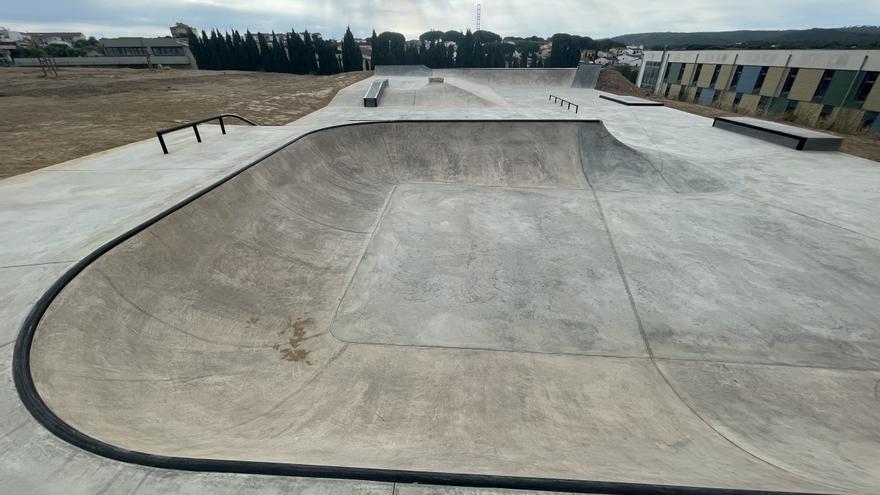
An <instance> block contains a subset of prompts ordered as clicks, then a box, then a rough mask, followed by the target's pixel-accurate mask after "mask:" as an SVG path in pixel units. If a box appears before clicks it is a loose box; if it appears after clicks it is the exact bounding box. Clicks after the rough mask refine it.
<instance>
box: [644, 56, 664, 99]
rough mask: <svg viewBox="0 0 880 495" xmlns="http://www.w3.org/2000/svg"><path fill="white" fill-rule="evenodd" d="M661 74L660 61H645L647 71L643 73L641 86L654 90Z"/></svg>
mask: <svg viewBox="0 0 880 495" xmlns="http://www.w3.org/2000/svg"><path fill="white" fill-rule="evenodd" d="M659 75H660V62H645V72H644V73H643V74H642V84H641V88H642V89H645V90H648V91H651V92H653V91H654V87H655V85H656V84H657V77H658V76H659Z"/></svg>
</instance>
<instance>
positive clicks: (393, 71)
mask: <svg viewBox="0 0 880 495" xmlns="http://www.w3.org/2000/svg"><path fill="white" fill-rule="evenodd" d="M375 74H376V76H377V77H389V76H390V77H429V76H430V75H431V69H429V68H427V67H425V66H424V65H377V66H376V68H375Z"/></svg>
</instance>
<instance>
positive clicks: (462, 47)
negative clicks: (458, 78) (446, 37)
mask: <svg viewBox="0 0 880 495" xmlns="http://www.w3.org/2000/svg"><path fill="white" fill-rule="evenodd" d="M455 65H456V67H459V68H467V67H473V66H474V35H473V33H471V30H470V29H468V30H467V32H465V34H464V38H462V40H461V43H460V44H459V45H458V52H457V59H456V64H455Z"/></svg>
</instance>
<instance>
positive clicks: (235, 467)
mask: <svg viewBox="0 0 880 495" xmlns="http://www.w3.org/2000/svg"><path fill="white" fill-rule="evenodd" d="M523 122H525V123H547V122H551V123H584V122H587V123H601V120H598V119H583V120H579V119H553V120H541V119H522V120H453V119H446V120H376V121H369V122H353V123H346V124H339V125H334V126H328V127H324V128H321V129H315V130H312V131H309V132H307V133H305V134H302V135H300V136H297V137H296V138H295V139H292V140H290V141H288V142H286V143H284V144H282V145H280V146H278V147H276V148H275V149H273V150H272V151H270V152H269V153H267V154H265V155H263V156H262V157H260V158H257V159H256V160H254V161H252V162H250V163H249V164H248V165H246V166H244V167H242V168H240V169H238V170H237V171H235V172H232V173H231V174H229V175H227V176H225V177H223V178H222V179H220V180H218V181H217V182H215V183H213V184H211V185H209V186H207V187H206V188H205V189H203V190H201V191H199V192H196V193H194V194H192V195H190V196H189V197H187V198H185V199H184V200H182V201H180V202H179V203H177V204H175V205H174V206H172V207H170V208H168V209H167V210H165V211H163V212H161V213H159V214H158V215H156V216H154V217H152V218H150V219H149V220H146V221H145V222H143V223H141V224H140V225H138V226H136V227H134V228H132V229H130V230H128V231H127V232H125V233H123V234H121V235H119V236H118V237H116V238H114V239H112V240H111V241H109V242H107V243H105V244H103V245H102V246H100V247H99V248H98V249H96V250H95V251H93V252H91V253H90V254H89V255H87V256H86V257H85V258H83V259H82V260H80V261H79V262H77V263H76V264H74V265H73V266H72V267H71V268H70V269H68V270H67V271H66V272H65V273H64V274H63V275H62V276H61V278H59V279H58V280H56V281H55V283H53V284H52V286H51V287H49V289H48V290H47V291H46V292H45V293H44V294H43V295H42V296H41V297H40V299H39V300H38V301H37V303H36V304H35V305H34V307H33V308H32V309H31V311H30V313H28V316H27V319H26V320H25V322H24V324H23V325H22V329H21V331H20V333H19V335H18V338H17V339H16V341H15V349H14V352H13V357H12V376H13V380H14V382H15V388H16V390H17V391H18V395H19V398H20V399H21V401H22V403H23V404H24V406H25V408H27V410H28V411H29V412H30V413H31V415H32V416H33V417H34V419H36V420H37V421H38V422H39V423H40V424H41V425H43V427H45V428H46V429H47V430H49V431H50V432H51V433H52V434H54V435H55V436H57V437H58V438H60V439H62V440H64V441H65V442H67V443H69V444H71V445H73V446H74V447H78V448H80V449H82V450H85V451H88V452H91V453H93V454H96V455H99V456H102V457H106V458H108V459H113V460H116V461H122V462H126V463H130V464H138V465H142V466H148V467H154V468H160V469H173V470H179V471H197V472H217V473H238V474H256V475H273V476H298V477H305V478H330V479H346V480H361V481H375V482H386V483H404V484H424V485H445V486H460V487H476V488H501V489H518V490H536V491H555V492H569V493H594V494H596V493H598V494H608V495H816V494H814V493H803V492H779V491H763V490H740V489H729V488H709V487H693V486H675V485H656V484H646V483H625V482H616V481H596V480H576V479H560V478H538V477H521V476H499V475H490V474H467V473H443V472H431V471H406V470H398V469H381V468H358V467H348V466H321V465H308V464H287V463H278V462H255V461H232V460H223V459H199V458H190V457H169V456H163V455H156V454H149V453H146V452H139V451H134V450H128V449H124V448H122V447H117V446H115V445H111V444H108V443H106V442H102V441H100V440H98V439H96V438H93V437H90V436H89V435H86V434H85V433H83V432H81V431H79V430H77V429H76V428H74V427H72V426H71V425H69V424H68V423H66V422H64V420H62V419H61V418H59V417H58V416H57V415H56V414H55V413H54V412H53V411H52V410H51V409H50V408H49V406H48V405H46V403H45V402H44V401H43V398H42V397H40V394H39V392H37V388H36V385H35V383H34V380H33V375H32V374H31V366H30V351H31V346H32V344H33V339H34V335H35V334H36V331H37V327H38V325H39V323H40V320H41V319H42V317H43V315H44V314H45V312H46V310H47V309H48V308H49V306H50V305H51V304H52V301H54V300H55V298H56V297H57V296H58V294H60V293H61V291H62V290H63V289H64V288H65V287H66V286H67V284H68V283H70V282H71V281H72V280H73V279H74V278H75V277H76V276H77V275H78V274H79V273H80V272H82V271H83V270H84V269H85V268H86V267H88V266H89V265H90V264H92V263H93V262H94V261H95V260H97V259H98V258H100V257H101V256H103V255H104V254H106V253H107V252H109V251H110V250H111V249H113V248H115V247H116V246H118V245H119V244H121V243H123V242H125V241H126V240H128V239H130V238H132V237H133V236H135V235H137V234H138V233H140V232H141V231H143V230H145V229H147V228H148V227H150V226H152V225H153V224H155V223H157V222H159V221H160V220H162V219H164V218H165V217H167V216H169V215H171V214H172V213H174V212H176V211H177V210H180V209H181V208H183V207H185V206H187V205H189V204H190V203H192V202H194V201H195V200H197V199H199V198H200V197H202V196H204V195H206V194H208V193H209V192H211V191H213V190H214V189H217V188H218V187H220V186H222V185H223V184H225V183H227V182H229V181H230V180H232V179H233V178H235V177H237V176H238V175H240V174H241V173H242V172H245V171H247V170H248V169H250V168H251V167H253V166H255V165H257V164H259V163H261V162H262V161H264V160H265V159H267V158H269V157H271V156H272V155H274V154H276V153H278V152H279V151H281V150H282V149H284V148H286V147H288V146H290V145H292V144H293V143H295V142H297V141H299V140H300V139H303V138H305V137H307V136H310V135H311V134H315V133H317V132H322V131H325V130H330V129H337V128H341V127H350V126H360V125H371V124H406V123H413V124H425V123H463V124H466V123H523Z"/></svg>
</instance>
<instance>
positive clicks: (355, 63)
mask: <svg viewBox="0 0 880 495" xmlns="http://www.w3.org/2000/svg"><path fill="white" fill-rule="evenodd" d="M361 69H363V57H362V56H361V49H360V47H358V46H357V43H355V41H354V35H353V34H351V27H346V28H345V36H343V37H342V70H344V71H345V72H351V71H355V70H361Z"/></svg>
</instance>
